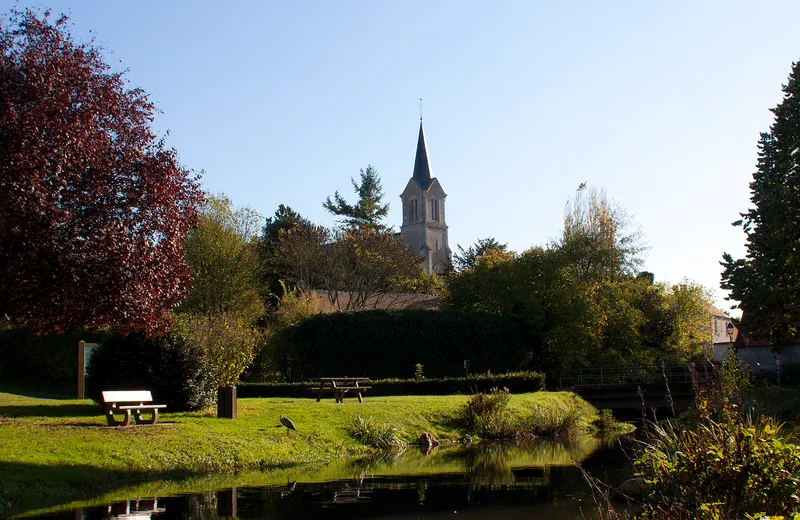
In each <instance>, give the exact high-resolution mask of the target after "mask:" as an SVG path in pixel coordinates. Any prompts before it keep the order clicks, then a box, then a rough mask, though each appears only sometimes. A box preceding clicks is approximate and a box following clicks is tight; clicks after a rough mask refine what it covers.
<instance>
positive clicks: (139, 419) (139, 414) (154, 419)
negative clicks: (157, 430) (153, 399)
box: [134, 408, 158, 424]
mask: <svg viewBox="0 0 800 520" xmlns="http://www.w3.org/2000/svg"><path fill="white" fill-rule="evenodd" d="M149 411H151V412H152V413H153V415H152V417H150V418H149V419H143V418H142V411H141V410H136V411H135V412H134V416H135V417H136V424H155V423H157V422H158V408H153V409H152V410H149Z"/></svg>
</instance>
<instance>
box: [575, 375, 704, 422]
mask: <svg viewBox="0 0 800 520" xmlns="http://www.w3.org/2000/svg"><path fill="white" fill-rule="evenodd" d="M707 376H708V369H707V367H706V366H704V365H698V366H697V367H692V366H691V365H678V364H664V365H606V366H597V367H586V368H577V369H572V370H567V371H565V372H564V373H563V374H562V375H561V377H559V387H560V388H561V389H563V390H572V391H574V392H575V393H577V394H578V395H580V396H581V397H583V398H584V399H586V400H587V401H589V402H590V403H592V404H593V405H594V406H595V407H597V408H598V409H609V410H614V411H637V412H640V411H641V410H642V409H645V410H650V409H658V410H662V411H663V410H670V415H671V410H673V409H674V410H675V411H676V412H680V411H682V410H684V409H686V408H688V407H689V406H691V405H692V404H693V403H694V383H695V382H696V381H704V380H705V379H706V377H707Z"/></svg>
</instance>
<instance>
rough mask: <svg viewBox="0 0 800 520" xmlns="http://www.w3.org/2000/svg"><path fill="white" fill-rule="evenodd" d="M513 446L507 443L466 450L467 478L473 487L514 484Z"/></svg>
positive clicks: (481, 445) (484, 445)
mask: <svg viewBox="0 0 800 520" xmlns="http://www.w3.org/2000/svg"><path fill="white" fill-rule="evenodd" d="M510 451H511V446H510V445H508V444H505V443H491V444H480V445H477V446H470V447H469V448H467V450H466V456H465V457H464V465H465V469H466V476H467V478H469V482H470V484H471V485H473V486H503V485H506V486H507V485H511V484H513V483H514V472H513V471H511V466H510V465H509V463H508V462H509V458H510V457H509V455H510Z"/></svg>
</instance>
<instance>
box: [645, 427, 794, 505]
mask: <svg viewBox="0 0 800 520" xmlns="http://www.w3.org/2000/svg"><path fill="white" fill-rule="evenodd" d="M748 417H749V416H748ZM651 428H652V431H653V432H654V433H653V438H652V439H651V440H650V441H649V442H648V443H647V447H646V449H645V450H644V452H643V453H642V455H641V456H640V457H639V458H638V460H636V462H635V463H634V464H635V467H636V468H637V469H638V471H639V472H641V474H642V475H643V476H645V478H646V479H647V482H648V483H650V484H652V490H651V491H650V495H649V497H648V503H647V504H646V506H645V508H644V510H643V511H642V513H641V515H640V517H641V518H689V517H699V516H703V517H707V518H745V516H746V515H755V514H756V513H762V514H763V513H766V514H769V515H794V514H797V513H800V498H798V493H797V490H798V489H800V446H798V445H797V444H796V442H797V437H796V435H795V434H794V432H791V433H788V434H786V433H784V432H783V431H782V428H781V426H780V425H777V424H775V423H774V421H772V420H771V419H768V418H756V419H749V418H748V419H747V420H746V421H744V422H736V421H733V420H726V421H724V422H720V423H718V422H715V421H703V422H702V423H701V424H698V425H697V427H696V429H695V430H694V431H693V430H689V429H685V428H682V427H680V426H677V425H676V424H675V423H674V422H671V421H670V422H667V423H663V424H660V425H653V426H652V427H651ZM760 516H761V515H758V517H760ZM790 517H791V516H790Z"/></svg>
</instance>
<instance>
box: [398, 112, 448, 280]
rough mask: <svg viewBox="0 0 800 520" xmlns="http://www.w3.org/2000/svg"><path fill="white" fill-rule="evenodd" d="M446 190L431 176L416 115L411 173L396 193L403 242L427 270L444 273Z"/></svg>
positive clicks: (445, 259)
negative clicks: (399, 209) (401, 206)
mask: <svg viewBox="0 0 800 520" xmlns="http://www.w3.org/2000/svg"><path fill="white" fill-rule="evenodd" d="M446 198H447V194H446V193H445V192H444V190H443V189H442V185H441V184H439V181H438V179H436V177H431V167H430V160H429V158H428V147H427V145H426V143H425V131H424V130H423V127H422V117H420V119H419V138H418V139H417V156H416V159H415V160H414V173H413V175H412V176H411V179H410V180H409V181H408V184H406V189H405V190H403V193H402V195H400V200H401V201H402V204H403V224H402V226H400V235H401V236H402V237H403V243H404V244H405V245H406V246H407V247H410V248H411V249H412V250H413V251H414V252H416V253H417V254H419V255H420V256H422V257H423V258H425V263H424V266H425V270H426V271H427V272H428V273H444V272H446V271H447V270H448V269H449V267H450V261H451V256H452V253H451V251H450V247H449V245H448V243H447V224H446V222H445V204H444V201H445V199H446Z"/></svg>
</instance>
